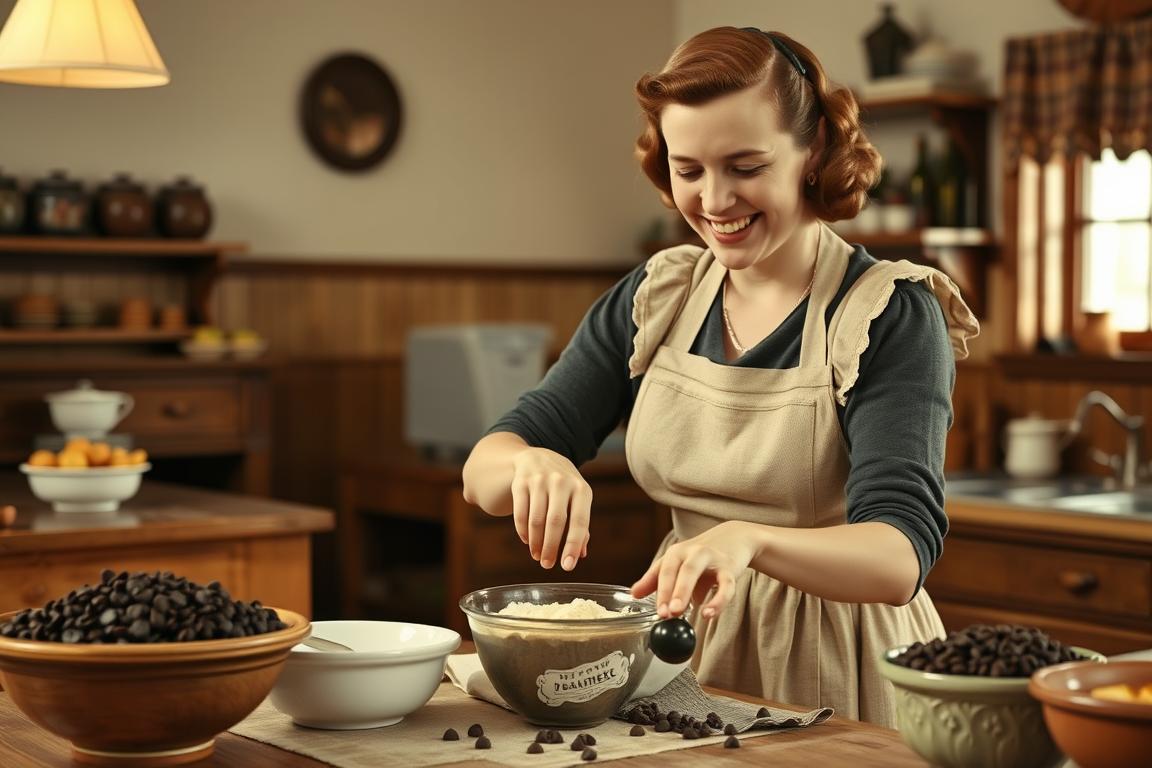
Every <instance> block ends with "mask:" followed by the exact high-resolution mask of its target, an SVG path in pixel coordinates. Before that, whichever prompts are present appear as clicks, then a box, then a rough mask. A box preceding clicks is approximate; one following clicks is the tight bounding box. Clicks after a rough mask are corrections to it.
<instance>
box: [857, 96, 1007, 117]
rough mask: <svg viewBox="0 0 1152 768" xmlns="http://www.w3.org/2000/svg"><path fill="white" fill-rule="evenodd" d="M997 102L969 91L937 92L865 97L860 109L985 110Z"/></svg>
mask: <svg viewBox="0 0 1152 768" xmlns="http://www.w3.org/2000/svg"><path fill="white" fill-rule="evenodd" d="M997 104H999V102H998V101H997V100H996V99H995V98H993V97H991V96H978V95H976V94H969V93H937V94H931V95H925V96H897V97H892V98H878V99H866V100H861V101H860V111H861V112H864V113H865V114H867V113H869V112H884V113H888V114H891V113H899V112H909V113H912V112H921V113H923V112H926V111H930V110H932V109H968V110H974V111H978V112H987V111H989V110H992V109H995V108H996V106H997Z"/></svg>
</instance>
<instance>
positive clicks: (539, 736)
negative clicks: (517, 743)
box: [536, 731, 552, 744]
mask: <svg viewBox="0 0 1152 768" xmlns="http://www.w3.org/2000/svg"><path fill="white" fill-rule="evenodd" d="M536 743H537V744H551V743H552V740H551V739H550V738H549V737H548V731H536Z"/></svg>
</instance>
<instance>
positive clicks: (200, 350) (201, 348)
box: [180, 339, 228, 360]
mask: <svg viewBox="0 0 1152 768" xmlns="http://www.w3.org/2000/svg"><path fill="white" fill-rule="evenodd" d="M180 351H181V352H183V353H184V356H185V357H188V358H191V359H192V360H220V359H221V358H223V357H224V355H226V354H228V345H227V344H225V343H224V342H223V341H220V342H216V343H208V342H203V341H196V340H194V339H185V340H184V341H182V342H180Z"/></svg>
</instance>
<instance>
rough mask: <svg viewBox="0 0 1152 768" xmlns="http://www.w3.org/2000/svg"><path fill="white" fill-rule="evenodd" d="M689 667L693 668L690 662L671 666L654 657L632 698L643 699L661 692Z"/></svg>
mask: <svg viewBox="0 0 1152 768" xmlns="http://www.w3.org/2000/svg"><path fill="white" fill-rule="evenodd" d="M689 666H691V662H688V661H685V662H681V663H680V664H669V663H668V662H666V661H663V660H661V659H660V658H659V657H658V656H656V655H653V656H652V663H651V664H649V665H648V671H647V672H645V673H644V677H642V678H641V679H640V685H638V686H636V690H634V691H632V696H631V698H633V699H643V698H647V697H648V696H652V695H654V694H656V693H658V692H660V691H661V690H663V688H664V686H666V685H668V683H670V682H672V681H673V680H675V679H676V678H677V677H679V675H680V673H681V672H683V671H684V670H685V669H687V668H688V667H689Z"/></svg>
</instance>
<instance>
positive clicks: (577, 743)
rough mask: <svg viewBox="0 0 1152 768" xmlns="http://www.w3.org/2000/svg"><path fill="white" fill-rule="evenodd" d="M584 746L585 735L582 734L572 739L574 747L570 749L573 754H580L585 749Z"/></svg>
mask: <svg viewBox="0 0 1152 768" xmlns="http://www.w3.org/2000/svg"><path fill="white" fill-rule="evenodd" d="M584 746H585V745H584V735H583V734H581V735H579V736H577V737H576V738H574V739H572V746H571V747H569V749H571V750H572V751H573V752H579V751H580V750H582V749H584Z"/></svg>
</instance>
